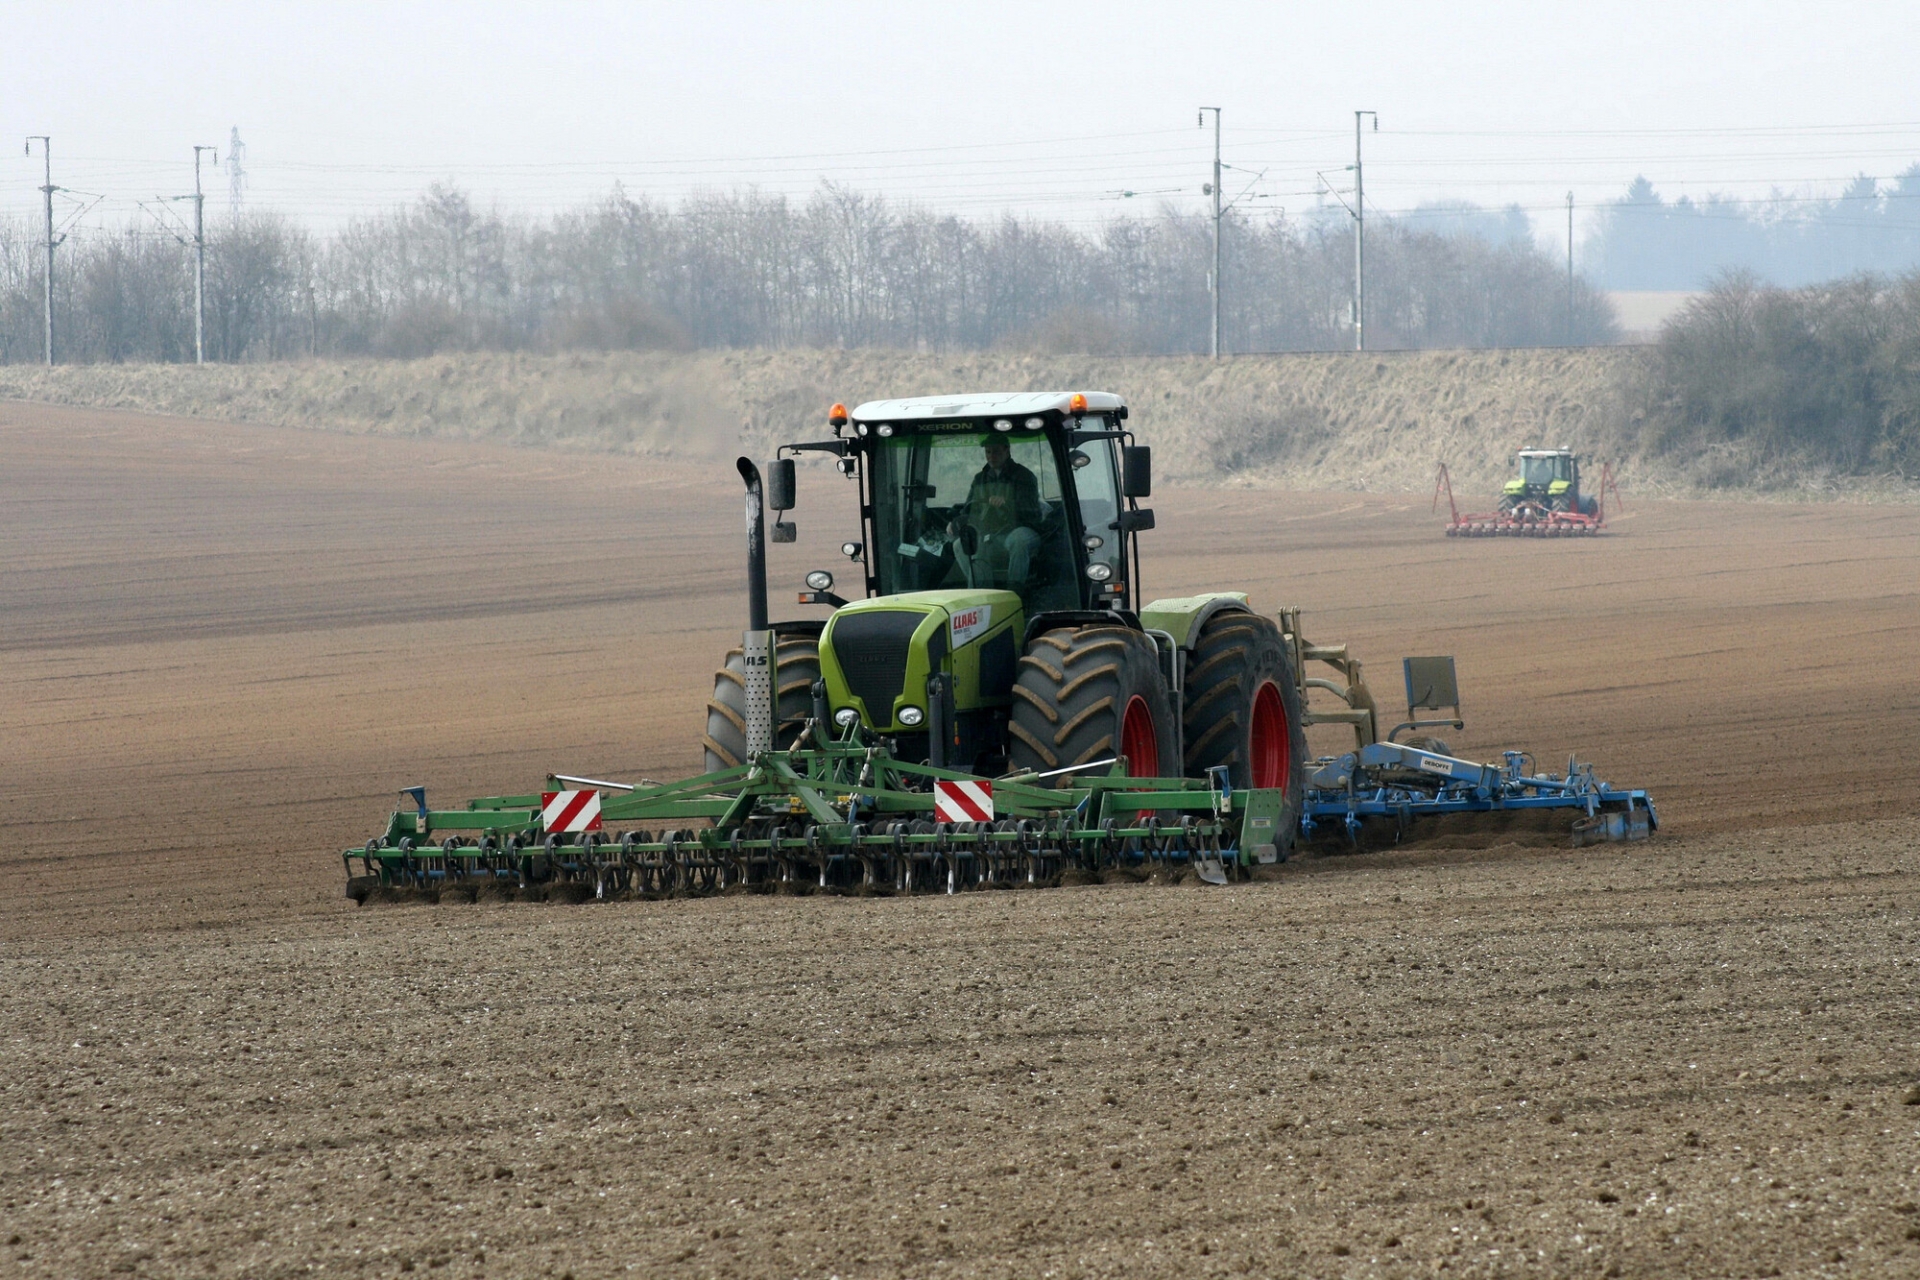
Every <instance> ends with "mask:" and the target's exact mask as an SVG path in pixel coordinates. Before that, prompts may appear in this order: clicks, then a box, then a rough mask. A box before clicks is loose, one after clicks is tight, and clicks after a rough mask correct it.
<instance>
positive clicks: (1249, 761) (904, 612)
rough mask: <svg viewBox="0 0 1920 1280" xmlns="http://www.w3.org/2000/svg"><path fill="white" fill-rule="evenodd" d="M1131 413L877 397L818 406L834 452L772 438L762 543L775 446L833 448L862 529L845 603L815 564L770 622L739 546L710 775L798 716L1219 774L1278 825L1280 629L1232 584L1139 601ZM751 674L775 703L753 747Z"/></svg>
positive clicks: (969, 759)
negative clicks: (743, 612) (739, 627)
mask: <svg viewBox="0 0 1920 1280" xmlns="http://www.w3.org/2000/svg"><path fill="white" fill-rule="evenodd" d="M1126 420H1127V406H1126V404H1125V403H1124V402H1123V401H1122V400H1121V398H1120V397H1119V396H1116V395H1110V394H1106V393H1102V392H1084V393H1066V392H1059V393H1029V394H1018V395H973V396H944V397H930V398H923V399H911V400H879V401H873V402H871V403H868V404H863V405H860V406H859V407H858V408H856V409H854V410H853V411H852V412H851V413H849V412H847V410H846V409H845V407H844V406H840V405H835V406H834V408H833V412H832V413H831V414H830V416H829V421H830V423H831V425H832V427H833V429H834V438H833V439H831V440H819V441H809V442H803V443H797V444H790V445H785V446H782V447H781V448H780V449H779V450H778V451H777V453H776V457H775V460H774V461H773V463H771V464H770V466H769V474H768V476H767V479H766V499H767V505H769V506H771V507H772V508H773V509H774V510H775V511H776V512H777V513H779V516H778V517H777V519H776V523H775V524H774V525H773V527H772V536H773V540H774V541H776V542H780V541H791V540H792V539H793V537H794V527H793V525H792V524H791V523H790V522H788V521H787V520H786V519H785V518H784V517H785V513H786V512H788V511H790V510H792V509H793V507H794V504H795V493H794V488H795V467H794V463H793V455H796V454H800V453H808V452H814V453H825V454H829V455H831V456H832V457H833V458H834V459H835V461H836V464H837V466H838V469H839V471H840V472H841V474H843V475H844V476H846V477H847V478H848V480H850V481H851V482H852V483H854V484H856V485H857V486H858V488H859V512H860V526H861V530H862V535H863V536H862V537H861V538H860V539H859V540H858V541H850V542H848V543H846V544H845V545H844V546H843V547H842V548H841V550H842V552H843V553H844V554H845V555H846V556H847V557H848V559H849V560H851V561H852V563H853V565H854V573H855V574H856V575H857V580H858V582H859V584H860V587H861V588H862V590H861V595H862V596H863V597H864V598H859V599H854V600H848V599H845V598H843V597H842V596H840V595H836V594H835V593H834V591H833V585H834V575H833V574H832V573H831V572H830V571H828V570H824V569H822V570H815V571H814V572H812V573H809V574H808V575H807V584H808V589H807V590H806V591H805V592H803V593H801V594H800V597H799V600H800V602H801V603H803V604H813V605H825V606H828V607H830V608H831V609H832V613H831V615H830V616H829V617H827V618H825V619H823V620H802V621H787V622H773V623H771V624H769V623H768V621H767V619H766V614H765V608H766V605H765V581H764V579H765V571H764V549H763V548H762V546H761V545H760V541H759V534H758V533H757V532H750V534H749V544H750V545H749V547H748V560H749V596H750V603H749V614H750V618H749V628H748V636H747V643H746V644H743V645H742V646H741V647H740V648H736V649H734V650H733V651H732V652H730V653H729V654H728V655H727V658H726V661H725V664H724V665H723V666H722V668H721V669H720V671H719V672H718V673H717V675H716V678H715V682H714V693H713V699H712V701H711V702H710V703H709V704H708V713H707V728H706V734H705V738H704V743H705V748H706V756H707V767H708V769H709V770H720V769H725V768H729V767H733V766H737V765H740V764H742V763H744V762H745V761H747V760H748V759H750V758H751V756H752V755H753V754H754V753H755V752H756V751H757V750H765V749H767V748H769V747H771V748H773V749H782V748H786V747H788V746H790V745H792V744H793V743H794V742H795V741H796V740H798V739H799V737H800V735H801V734H802V732H803V731H804V729H805V727H806V726H807V724H808V723H809V721H812V722H813V723H818V724H830V725H832V726H833V727H834V730H835V732H837V733H840V734H846V733H848V732H850V731H855V730H857V731H858V732H859V733H860V734H861V735H862V736H865V737H869V738H872V739H875V740H878V741H880V742H882V743H884V745H885V746H886V747H887V749H888V750H889V752H890V753H891V754H892V755H893V756H894V757H895V758H897V759H900V760H904V761H910V762H925V763H928V764H931V765H933V766H936V767H945V768H954V769H959V770H964V771H966V772H969V773H973V774H978V775H983V776H986V777H994V776H1000V775H1005V774H1007V773H1010V772H1030V773H1033V774H1038V775H1045V776H1048V777H1053V778H1059V779H1071V777H1072V776H1073V775H1074V774H1076V773H1081V772H1086V773H1097V774H1106V773H1108V772H1110V771H1112V770H1113V769H1114V768H1115V766H1116V764H1118V765H1119V766H1120V767H1121V768H1122V769H1123V770H1124V771H1125V772H1126V773H1129V774H1132V775H1134V776H1140V777H1155V776H1163V775H1164V776H1173V777H1183V776H1184V777H1189V778H1203V777H1206V776H1208V770H1210V769H1216V768H1224V769H1225V770H1226V777H1227V778H1228V779H1229V780H1230V783H1231V785H1232V786H1234V787H1236V788H1270V789H1280V790H1283V791H1284V792H1285V795H1286V798H1287V802H1288V806H1289V808H1290V809H1293V810H1297V808H1298V805H1299V802H1300V792H1301V785H1302V778H1303V776H1304V770H1305V767H1306V764H1307V756H1306V741H1305V737H1304V734H1303V719H1302V716H1301V708H1300V695H1299V690H1298V689H1297V688H1296V684H1295V679H1294V676H1293V673H1292V670H1291V666H1292V664H1291V662H1290V659H1289V656H1288V650H1287V644H1286V640H1285V638H1284V637H1283V635H1282V633H1281V629H1280V627H1279V625H1277V624H1276V622H1275V621H1274V620H1273V619H1270V618H1266V617H1262V616H1260V615H1259V614H1256V613H1255V612H1253V610H1252V609H1251V608H1250V607H1249V605H1248V602H1247V597H1246V596H1245V595H1244V594H1242V593H1239V592H1210V593H1203V594H1197V595H1190V596H1183V597H1176V598H1162V599H1155V600H1152V601H1147V602H1145V603H1142V598H1143V595H1144V593H1143V591H1142V589H1141V583H1140V556H1139V547H1138V538H1139V536H1140V535H1141V534H1142V533H1143V532H1145V531H1147V530H1149V529H1151V528H1153V524H1154V520H1153V512H1152V511H1150V510H1147V509H1145V508H1142V507H1141V506H1140V505H1139V500H1140V499H1142V498H1145V497H1147V496H1148V495H1149V494H1150V493H1151V491H1152V480H1151V460H1150V454H1149V451H1148V449H1147V447H1146V446H1144V445H1139V444H1136V443H1134V441H1133V437H1132V435H1131V433H1130V432H1128V431H1127V430H1126V427H1125V425H1124V424H1125V422H1126ZM750 469H751V464H750V463H744V462H743V464H742V474H743V476H745V477H746V479H747V484H748V489H749V498H748V502H749V526H750V530H755V529H757V521H758V516H757V507H758V502H759V496H758V494H757V493H756V492H755V489H756V483H757V482H756V479H755V476H754V475H752V474H749V472H750ZM756 632H760V633H766V634H769V635H770V636H771V645H770V648H769V650H768V651H767V652H765V653H757V652H755V651H754V649H753V647H752V644H753V636H754V633H756ZM762 670H764V671H766V672H767V675H768V678H769V679H770V681H771V684H772V689H771V691H770V692H771V693H772V695H773V700H774V701H773V704H774V706H775V708H776V709H775V714H774V715H773V717H772V718H771V722H770V723H768V724H767V725H764V726H759V728H760V730H761V731H762V732H763V733H764V734H765V737H764V739H763V740H762V742H760V743H756V741H755V737H756V725H755V723H754V710H755V706H756V702H757V699H756V697H755V693H756V681H757V677H758V673H759V672H760V671H762ZM1061 785H1065V783H1064V782H1063V783H1062V784H1061Z"/></svg>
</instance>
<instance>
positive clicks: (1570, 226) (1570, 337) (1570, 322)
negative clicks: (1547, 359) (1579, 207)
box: [1567, 191, 1573, 346]
mask: <svg viewBox="0 0 1920 1280" xmlns="http://www.w3.org/2000/svg"><path fill="white" fill-rule="evenodd" d="M1567 345H1568V346H1572V345H1573V192H1571V191H1569V192H1567Z"/></svg>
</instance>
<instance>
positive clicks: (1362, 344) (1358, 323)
mask: <svg viewBox="0 0 1920 1280" xmlns="http://www.w3.org/2000/svg"><path fill="white" fill-rule="evenodd" d="M1361 116H1372V117H1373V127H1374V129H1375V131H1376V132H1377V131H1378V130H1379V128H1380V113H1379V112H1377V111H1356V112H1354V113H1353V349H1354V350H1355V351H1365V350H1366V349H1367V181H1366V177H1365V175H1364V173H1363V172H1362V170H1361V168H1360V117H1361Z"/></svg>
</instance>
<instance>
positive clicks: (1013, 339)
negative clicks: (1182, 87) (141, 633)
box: [0, 186, 1617, 362]
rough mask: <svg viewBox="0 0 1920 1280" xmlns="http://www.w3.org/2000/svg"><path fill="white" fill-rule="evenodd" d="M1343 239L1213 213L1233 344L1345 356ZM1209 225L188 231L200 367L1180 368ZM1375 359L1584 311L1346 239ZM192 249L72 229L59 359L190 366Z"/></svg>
mask: <svg viewBox="0 0 1920 1280" xmlns="http://www.w3.org/2000/svg"><path fill="white" fill-rule="evenodd" d="M1349 226H1350V224H1349V223H1347V222H1346V220H1345V219H1344V217H1342V218H1340V219H1339V220H1338V221H1333V220H1328V219H1325V218H1319V217H1310V218H1307V219H1287V218H1285V217H1276V218H1273V219H1270V220H1266V221H1259V220H1254V219H1250V218H1246V217H1239V216H1229V218H1228V220H1227V222H1226V224H1225V227H1224V231H1223V240H1224V253H1225V263H1226V266H1225V269H1224V271H1223V276H1224V279H1225V286H1224V288H1223V290H1222V295H1221V296H1222V329H1223V334H1224V337H1225V340H1226V344H1227V346H1228V348H1229V349H1230V350H1235V351H1312V350H1338V349H1344V348H1346V347H1348V346H1349V345H1351V341H1352V338H1351V334H1352V329H1351V319H1350V312H1349V299H1350V297H1351V280H1352V276H1351V272H1352V240H1351V235H1350V231H1349ZM1209 236H1210V228H1209V225H1208V223H1207V221H1206V220H1205V219H1204V218H1202V217H1198V216H1188V215H1183V214H1179V213H1177V212H1174V211H1171V210H1162V211H1161V212H1159V213H1158V214H1156V215H1153V216H1148V217H1137V218H1123V219H1117V220H1115V221H1113V222H1110V223H1107V224H1105V225H1104V226H1103V227H1102V228H1100V229H1099V230H1098V231H1096V232H1094V233H1091V234H1088V233H1083V232H1080V231H1077V230H1075V229H1072V228H1069V227H1065V226H1062V225H1059V224H1056V223H1050V222H1047V221H1045V220H1041V219H1031V218H1016V217H1007V218H1003V219H1000V220H997V221H990V222H974V221H969V220H966V219H963V218H959V217H955V216H952V215H948V214H942V213H939V212H936V211H932V210H928V209H924V208H920V207H916V206H903V205H899V204H895V203H891V202H889V201H887V200H885V199H883V198H880V197H876V196H872V195H867V194H863V193H860V192H857V191H851V190H847V189H844V188H839V187H833V186H823V187H822V188H821V189H820V190H818V191H817V192H816V193H815V194H814V195H813V196H812V197H811V198H809V199H807V200H806V201H803V202H795V201H790V200H788V199H786V198H784V197H781V196H770V195H764V194H761V193H759V192H756V191H736V192H729V193H711V194H706V195H699V196H695V197H691V198H689V199H687V200H685V201H683V202H682V203H680V204H678V205H668V204H664V203H661V202H658V201H655V200H650V199H647V198H645V197H637V198H636V197H632V196H629V195H627V194H626V193H624V192H623V191H621V190H619V189H617V188H616V190H615V191H614V192H613V193H612V194H611V195H610V196H608V197H607V198H606V199H604V200H602V201H600V202H598V203H596V204H594V205H591V206H588V207H583V208H578V209H574V210H570V211H567V212H563V213H560V214H557V215H555V216H553V217H550V218H544V219H533V218H507V217H503V216H501V215H499V214H497V213H492V212H487V211H483V210H481V209H478V208H476V207H475V206H474V204H473V203H472V201H471V200H470V199H469V198H468V197H467V196H466V195H465V194H464V193H462V192H461V191H459V190H457V189H453V188H448V187H441V186H436V187H433V188H432V189H430V190H429V191H428V192H427V193H426V194H425V195H424V196H422V197H421V198H420V199H419V200H417V201H416V202H414V203H413V204H411V205H408V206H405V207H403V208H400V209H395V210H392V211H389V212H385V213H381V214H378V215H374V216H370V217H366V218H361V219H356V220H354V221H353V222H351V223H349V224H348V225H347V227H346V228H345V229H344V230H342V231H340V232H338V233H337V234H333V235H330V236H321V235H316V234H314V233H313V232H311V231H309V230H307V229H305V228H303V227H302V226H300V225H299V224H298V223H297V222H295V221H293V220H292V219H290V218H287V217H284V216H280V215H275V214H269V213H253V214H249V215H246V216H244V217H242V218H239V219H237V220H234V221H232V222H226V223H220V224H216V226H215V227H213V228H212V229H211V230H210V233H209V237H208V251H207V254H208V256H207V299H208V302H207V334H208V354H209V358H212V359H216V360H221V361H241V360H274V359H286V358H292V357H299V356H308V355H330V356H342V355H376V356H397V357H406V356H421V355H427V354H431V353H434V352H440V351H464V350H532V351H543V350H544V351H552V350H579V349H594V350H626V349H649V348H684V347H787V346H819V347H894V348H907V349H924V350H959V349H984V348H1030V349H1037V350H1045V351H1053V352H1068V351H1074V352H1090V353H1120V352H1142V353H1164V354H1177V353H1190V352H1198V351H1203V350H1205V347H1206V338H1207V331H1208V315H1209V309H1210V303H1209V297H1208V293H1207V283H1206V281H1207V270H1208V265H1209V261H1210V252H1211V250H1210V247H1209V246H1210V241H1209ZM37 240H38V229H37V228H35V227H33V226H31V225H28V224H26V223H23V222H19V221H14V222H0V360H5V361H8V362H20V361H30V360H34V359H38V358H39V357H40V355H41V338H40V333H41V327H40V326H41V307H42V301H41V298H42V287H43V286H42V276H41V274H40V273H41V271H42V270H43V269H44V259H43V258H42V257H41V255H40V253H39V252H38V250H37V248H36V243H37ZM1368 264H1369V271H1368V294H1369V298H1368V317H1367V319H1368V335H1369V343H1370V344H1371V345H1374V346H1377V347H1440V346H1536V345H1552V344H1559V343H1564V342H1573V343H1593V342H1606V341H1611V340H1612V339H1613V338H1614V337H1616V336H1617V331H1616V327H1615V323H1614V319H1613V315H1612V312H1611V309H1610V307H1609V306H1608V305H1607V303H1606V301H1605V299H1604V297H1602V296H1601V295H1600V294H1599V293H1598V292H1597V291H1596V290H1595V289H1594V288H1593V287H1591V286H1590V285H1589V284H1588V283H1587V282H1586V281H1585V280H1584V279H1576V280H1575V281H1574V282H1573V288H1572V294H1571V299H1569V293H1568V281H1567V278H1566V275H1565V273H1564V268H1563V267H1562V265H1561V264H1560V263H1559V262H1558V261H1557V260H1556V259H1555V258H1553V257H1552V256H1551V255H1549V254H1547V253H1545V252H1543V251H1542V250H1541V249H1540V248H1539V247H1538V246H1537V245H1536V244H1535V243H1534V242H1533V241H1532V240H1530V239H1528V238H1526V237H1525V236H1521V235H1515V236H1509V237H1506V238H1504V239H1489V238H1484V237H1481V236H1476V235H1472V234H1450V235H1442V234H1435V233H1432V232H1426V231H1421V230H1419V229H1417V228H1415V227H1413V226H1411V225H1408V224H1405V223H1400V222H1396V221H1394V220H1392V219H1385V218H1383V219H1378V220H1372V221H1370V222H1369V235H1368ZM191 282H192V269H191V261H190V251H189V250H187V249H186V248H184V247H183V246H181V245H180V244H178V243H177V242H176V241H174V240H173V239H171V238H170V237H167V236H164V235H157V234H154V233H152V232H151V231H150V230H143V229H142V228H139V227H125V228H121V229H119V230H117V231H115V230H108V231H88V232H87V233H85V234H76V235H75V236H74V237H73V238H72V239H71V240H70V241H69V242H68V243H67V244H66V245H64V246H62V248H61V250H60V255H59V261H58V265H57V267H56V273H55V320H56V324H57V326H58V328H59V330H60V335H61V337H60V343H59V345H60V358H61V359H62V360H63V361H74V362H86V361H180V360H189V359H191V358H192V352H193V314H192V307H193V293H192V283H191Z"/></svg>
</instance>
